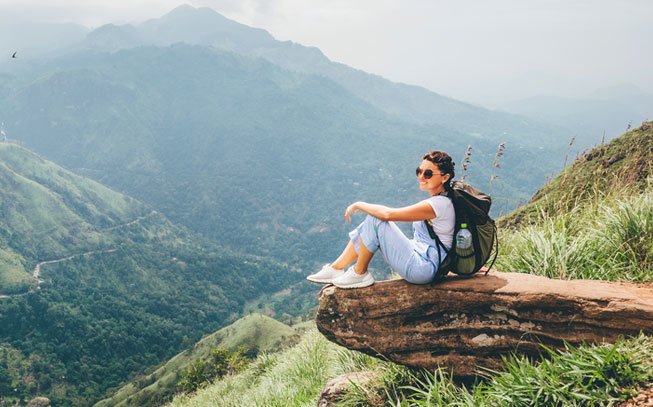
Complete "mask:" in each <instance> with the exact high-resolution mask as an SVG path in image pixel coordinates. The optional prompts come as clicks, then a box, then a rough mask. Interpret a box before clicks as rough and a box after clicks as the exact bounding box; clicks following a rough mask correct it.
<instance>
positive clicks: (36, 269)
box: [0, 211, 157, 299]
mask: <svg viewBox="0 0 653 407" xmlns="http://www.w3.org/2000/svg"><path fill="white" fill-rule="evenodd" d="M156 213H157V212H156V211H152V212H150V213H148V214H147V215H143V216H139V217H138V218H136V219H134V220H132V221H129V222H127V223H123V224H121V225H117V226H111V227H109V228H105V229H101V230H104V231H107V230H114V229H118V228H121V227H125V226H131V225H133V224H135V223H137V222H140V221H141V220H143V219H145V218H148V217H150V216H151V215H154V214H156ZM116 250H118V249H106V250H91V251H88V252H84V253H78V254H73V255H71V256H68V257H63V258H61V259H56V260H46V261H42V262H40V263H38V264H37V265H36V267H34V271H32V277H34V279H36V287H31V288H30V289H29V290H28V291H27V292H24V293H21V294H10V295H5V294H0V299H3V298H14V297H22V296H24V295H27V294H29V293H32V292H34V291H37V290H40V289H41V283H42V282H43V280H41V267H42V266H45V265H46V264H55V263H61V262H64V261H67V260H71V259H74V258H75V257H82V256H91V255H93V254H96V253H112V252H115V251H116Z"/></svg>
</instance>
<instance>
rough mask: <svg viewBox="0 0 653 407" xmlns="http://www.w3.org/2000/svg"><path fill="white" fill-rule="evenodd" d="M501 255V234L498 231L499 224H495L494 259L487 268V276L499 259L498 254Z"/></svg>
mask: <svg viewBox="0 0 653 407" xmlns="http://www.w3.org/2000/svg"><path fill="white" fill-rule="evenodd" d="M498 255H499V235H498V231H497V225H496V224H494V258H493V259H492V262H491V263H490V266H489V267H488V268H487V271H486V272H485V275H486V276H487V273H489V272H490V270H491V269H492V266H494V262H495V261H497V256H498Z"/></svg>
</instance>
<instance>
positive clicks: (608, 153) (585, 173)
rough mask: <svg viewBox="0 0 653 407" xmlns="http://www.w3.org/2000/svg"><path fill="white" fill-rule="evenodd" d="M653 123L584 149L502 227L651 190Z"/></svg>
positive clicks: (507, 218)
mask: <svg viewBox="0 0 653 407" xmlns="http://www.w3.org/2000/svg"><path fill="white" fill-rule="evenodd" d="M652 176H653V122H644V123H642V125H641V126H640V127H638V128H636V129H633V130H631V131H629V132H627V133H625V134H624V135H622V136H621V137H618V138H616V139H614V140H612V141H611V142H609V143H607V144H604V145H600V146H597V147H594V148H593V149H591V150H588V151H586V152H584V153H583V154H582V155H581V156H580V157H579V158H578V159H577V160H576V161H574V163H573V164H572V165H571V166H569V167H567V168H566V169H564V171H562V172H561V173H560V174H559V175H558V176H557V177H556V178H554V179H553V180H551V182H549V183H547V184H546V185H544V186H543V187H542V188H541V189H540V190H539V191H537V192H536V193H535V195H534V196H533V198H532V199H531V201H530V202H529V203H528V204H527V205H525V206H523V207H521V208H519V209H517V210H515V211H514V212H512V213H511V214H509V215H507V216H505V217H503V218H502V219H501V222H500V225H501V226H502V227H519V226H522V225H524V224H531V223H533V222H537V221H538V220H540V216H541V215H542V214H545V215H550V216H553V215H555V214H556V213H560V212H563V213H564V212H568V211H570V210H572V209H574V208H577V207H579V206H580V207H582V206H587V205H591V204H594V203H596V202H597V201H599V200H604V199H608V198H614V199H617V198H619V197H626V196H630V195H637V194H640V193H642V192H644V191H647V190H650V189H651V177H652Z"/></svg>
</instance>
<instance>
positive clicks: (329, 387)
mask: <svg viewBox="0 0 653 407" xmlns="http://www.w3.org/2000/svg"><path fill="white" fill-rule="evenodd" d="M375 377H376V374H375V373H374V372H353V373H345V374H343V375H340V376H338V377H336V378H333V379H331V380H329V382H328V383H327V384H326V386H324V389H322V392H321V393H320V399H319V400H318V402H317V405H318V407H331V406H335V405H336V404H337V402H338V400H339V399H340V397H342V395H343V394H345V393H346V392H347V389H348V388H349V387H350V386H352V385H358V386H365V385H366V384H367V383H368V382H369V381H370V380H372V379H374V378H375Z"/></svg>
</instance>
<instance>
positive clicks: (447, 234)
mask: <svg viewBox="0 0 653 407" xmlns="http://www.w3.org/2000/svg"><path fill="white" fill-rule="evenodd" d="M424 201H425V202H428V204H429V205H431V207H432V208H433V212H435V218H433V219H431V222H432V223H433V230H434V231H435V233H436V234H437V235H438V237H439V238H440V241H441V242H442V244H444V245H445V246H446V247H447V250H449V249H451V245H452V243H453V231H454V228H455V226H456V211H455V210H454V207H453V203H451V199H449V198H448V197H446V196H444V195H435V196H432V197H430V198H428V199H425V200H424ZM426 228H427V226H426V224H425V223H424V221H420V222H413V239H414V240H415V242H416V243H418V245H419V246H421V244H426V245H428V246H433V247H435V245H436V243H435V241H434V240H433V239H431V235H429V232H428V230H427V229H426ZM420 243H421V244H420ZM419 251H421V250H419Z"/></svg>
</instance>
